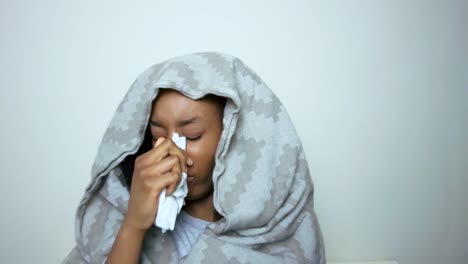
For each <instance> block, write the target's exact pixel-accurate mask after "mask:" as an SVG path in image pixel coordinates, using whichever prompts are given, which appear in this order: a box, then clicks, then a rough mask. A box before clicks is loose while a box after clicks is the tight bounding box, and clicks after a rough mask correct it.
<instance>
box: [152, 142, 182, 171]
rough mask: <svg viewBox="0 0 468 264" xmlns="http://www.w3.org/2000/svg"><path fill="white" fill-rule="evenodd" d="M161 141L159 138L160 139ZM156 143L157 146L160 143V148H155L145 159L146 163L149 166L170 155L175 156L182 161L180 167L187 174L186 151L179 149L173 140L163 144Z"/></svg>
mask: <svg viewBox="0 0 468 264" xmlns="http://www.w3.org/2000/svg"><path fill="white" fill-rule="evenodd" d="M158 141H159V138H158ZM158 141H156V144H157V143H159V145H158V146H156V144H155V147H154V148H153V150H151V151H150V152H149V153H148V156H147V157H145V160H147V161H145V162H144V163H145V164H146V165H148V166H149V164H150V163H152V162H158V161H160V160H161V159H163V158H164V157H166V156H168V155H174V156H177V157H178V158H179V160H180V167H181V168H182V171H184V172H187V157H186V156H187V153H186V152H185V150H182V149H181V148H179V147H178V146H177V145H176V144H175V143H174V142H173V141H172V140H170V139H166V140H164V141H163V142H158Z"/></svg>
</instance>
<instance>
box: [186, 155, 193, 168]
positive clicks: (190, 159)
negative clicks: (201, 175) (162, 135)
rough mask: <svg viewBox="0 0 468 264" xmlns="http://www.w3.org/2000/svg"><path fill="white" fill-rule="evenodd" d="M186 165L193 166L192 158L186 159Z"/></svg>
mask: <svg viewBox="0 0 468 264" xmlns="http://www.w3.org/2000/svg"><path fill="white" fill-rule="evenodd" d="M187 164H188V165H190V166H192V165H193V160H192V158H190V157H188V159H187Z"/></svg>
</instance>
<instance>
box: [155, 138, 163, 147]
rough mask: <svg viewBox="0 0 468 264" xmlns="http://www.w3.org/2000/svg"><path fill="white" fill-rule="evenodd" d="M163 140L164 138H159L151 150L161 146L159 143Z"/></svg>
mask: <svg viewBox="0 0 468 264" xmlns="http://www.w3.org/2000/svg"><path fill="white" fill-rule="evenodd" d="M165 139H166V138H164V137H159V138H158V140H156V143H154V146H153V148H155V147H157V146H159V145H161V143H163V142H164V140H165Z"/></svg>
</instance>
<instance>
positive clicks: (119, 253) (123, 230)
mask: <svg viewBox="0 0 468 264" xmlns="http://www.w3.org/2000/svg"><path fill="white" fill-rule="evenodd" d="M144 237H145V231H144V230H141V229H138V228H134V227H132V226H131V225H129V224H128V223H126V222H125V221H124V222H123V223H122V225H121V226H120V230H119V233H117V237H116V238H115V241H114V245H113V246H112V249H111V251H110V253H109V255H108V256H107V261H106V263H107V264H118V263H125V264H132V263H138V261H139V258H140V251H141V245H142V243H143V238H144Z"/></svg>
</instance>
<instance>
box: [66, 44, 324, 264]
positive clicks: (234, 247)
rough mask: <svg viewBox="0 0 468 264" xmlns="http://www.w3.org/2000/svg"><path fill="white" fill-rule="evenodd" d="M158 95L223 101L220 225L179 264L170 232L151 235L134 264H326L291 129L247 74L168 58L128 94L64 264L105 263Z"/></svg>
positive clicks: (217, 192) (228, 62) (235, 67)
mask: <svg viewBox="0 0 468 264" xmlns="http://www.w3.org/2000/svg"><path fill="white" fill-rule="evenodd" d="M160 88H170V89H175V90H177V91H179V92H181V93H182V94H184V95H185V96H187V97H189V98H192V99H198V98H201V97H203V96H205V95H208V94H214V95H217V96H222V97H225V98H226V105H225V109H224V116H223V131H222V134H221V138H220V141H219V143H218V148H217V151H216V155H215V164H216V165H215V168H214V170H213V174H212V178H213V186H214V194H213V203H214V208H215V209H216V211H217V212H218V213H219V214H220V215H221V216H222V218H221V220H219V221H217V222H213V223H210V224H209V225H208V226H207V228H206V230H205V231H204V232H203V233H202V234H201V235H200V236H199V237H198V240H197V241H196V242H195V244H194V245H193V247H192V249H191V251H190V252H189V254H188V256H186V257H185V258H183V259H178V256H177V251H176V247H175V243H174V241H173V239H172V236H171V235H170V234H169V232H166V233H165V234H163V233H162V232H161V230H160V229H158V228H157V227H155V226H153V227H151V228H150V229H149V230H148V231H147V232H146V234H145V239H144V241H143V246H142V250H141V256H140V263H320V264H322V263H325V253H324V245H323V239H322V234H321V231H320V227H319V224H318V222H317V218H316V215H315V212H314V208H313V202H314V200H313V192H314V189H313V184H312V180H311V177H310V174H309V169H308V166H307V160H306V158H305V155H304V150H303V148H302V145H301V142H300V140H299V138H298V136H297V134H296V131H295V129H294V126H293V124H292V122H291V120H290V118H289V116H288V114H287V112H286V110H285V108H284V107H283V105H282V104H281V102H280V101H279V100H278V98H277V97H276V96H275V95H274V94H273V92H272V91H271V90H270V89H269V88H268V87H267V86H266V84H265V83H264V82H263V81H262V80H261V79H260V78H259V77H258V76H257V75H256V74H255V73H254V72H253V71H252V70H251V69H249V68H248V67H247V66H246V65H245V64H244V63H243V62H242V61H241V60H239V59H238V58H235V57H232V56H229V55H225V54H220V53H197V54H191V55H186V56H181V57H176V58H172V59H170V60H168V61H165V62H163V63H160V64H156V65H154V66H152V67H150V68H149V69H147V70H146V71H144V72H143V73H142V74H141V75H139V76H138V78H137V79H136V80H135V82H134V83H133V84H132V85H131V87H130V89H129V90H128V92H127V94H126V95H125V97H124V98H123V100H122V102H121V103H120V105H119V106H118V108H117V110H116V112H115V114H114V116H113V118H112V120H111V123H110V125H109V126H108V128H107V130H106V132H105V134H104V136H103V138H102V142H101V144H100V146H99V149H98V152H97V155H96V159H95V161H94V164H93V167H92V172H91V173H92V179H91V183H90V184H89V185H88V187H87V188H86V191H85V194H84V197H83V198H82V200H81V202H80V204H79V207H78V211H77V214H76V222H75V233H76V243H77V245H76V246H75V247H74V248H73V249H72V251H71V252H70V253H69V255H68V256H67V257H66V259H65V260H64V263H103V261H104V260H105V259H106V257H107V255H108V254H109V251H110V249H111V247H112V245H113V242H114V239H115V237H116V235H117V233H118V231H119V228H120V225H121V223H122V220H123V218H124V216H125V214H126V212H127V206H128V200H129V189H128V188H129V186H128V184H129V179H131V169H130V170H129V169H128V166H127V165H128V163H132V157H133V161H134V158H135V156H136V155H139V154H141V153H144V152H146V151H148V150H149V149H150V148H151V145H148V144H147V142H148V123H149V117H150V114H151V113H150V112H151V109H152V108H151V107H152V102H153V100H154V99H155V98H156V96H157V94H158V91H159V89H160ZM129 160H130V162H129ZM125 164H127V165H125ZM130 165H132V164H130ZM129 172H130V175H128V173H129Z"/></svg>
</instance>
